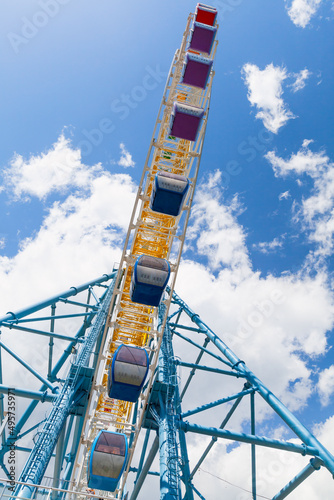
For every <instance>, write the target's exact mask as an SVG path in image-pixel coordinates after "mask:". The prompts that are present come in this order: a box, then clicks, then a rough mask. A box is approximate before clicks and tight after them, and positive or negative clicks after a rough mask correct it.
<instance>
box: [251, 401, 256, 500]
mask: <svg viewBox="0 0 334 500" xmlns="http://www.w3.org/2000/svg"><path fill="white" fill-rule="evenodd" d="M250 405H251V412H250V413H251V434H252V435H253V436H255V394H254V393H252V394H251V395H250ZM251 455H252V495H253V500H256V451H255V444H251Z"/></svg>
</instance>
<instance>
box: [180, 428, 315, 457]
mask: <svg viewBox="0 0 334 500" xmlns="http://www.w3.org/2000/svg"><path fill="white" fill-rule="evenodd" d="M178 425H179V426H180V428H181V429H183V430H184V432H195V433H197V434H203V435H204V436H216V437H217V438H224V439H228V440H231V441H240V442H241V443H248V444H257V445H259V446H265V447H267V448H276V449H278V450H285V451H292V452H294V453H299V454H301V455H312V456H314V455H317V452H318V450H317V448H314V447H311V446H305V445H300V444H294V443H290V442H289V441H280V440H278V439H268V438H265V437H258V436H253V435H252V434H244V433H242V434H241V433H238V432H230V431H225V430H221V429H217V428H216V427H203V426H201V425H196V424H190V423H189V422H182V421H180V422H179V423H178Z"/></svg>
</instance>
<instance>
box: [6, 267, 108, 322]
mask: <svg viewBox="0 0 334 500" xmlns="http://www.w3.org/2000/svg"><path fill="white" fill-rule="evenodd" d="M114 276H115V273H111V274H104V275H103V276H101V277H100V278H97V279H95V280H92V281H89V282H88V283H84V284H83V285H81V286H78V287H75V286H72V287H71V288H70V289H69V290H66V291H65V292H62V293H60V294H58V295H55V296H54V297H51V298H49V299H47V300H45V301H43V302H39V303H37V304H35V305H33V306H30V307H27V308H25V309H21V310H19V311H16V312H15V313H13V312H8V313H7V314H5V316H2V317H0V326H1V325H2V322H3V321H15V320H18V319H20V318H23V317H24V316H28V315H29V314H33V313H35V312H37V311H40V310H41V309H44V308H45V307H48V306H51V305H52V304H56V303H57V302H59V301H60V300H61V299H64V298H67V297H73V296H74V295H77V294H78V293H80V292H83V291H84V290H87V288H88V287H89V286H92V285H97V284H99V283H103V282H104V281H109V280H110V279H111V278H113V277H114Z"/></svg>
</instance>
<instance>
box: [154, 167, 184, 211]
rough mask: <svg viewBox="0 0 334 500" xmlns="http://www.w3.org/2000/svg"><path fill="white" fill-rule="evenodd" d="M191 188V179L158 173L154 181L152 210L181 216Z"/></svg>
mask: <svg viewBox="0 0 334 500" xmlns="http://www.w3.org/2000/svg"><path fill="white" fill-rule="evenodd" d="M188 188H189V179H187V177H184V176H183V175H177V174H172V173H171V172H158V173H157V174H156V176H155V179H154V186H153V190H152V196H151V202H150V208H151V210H153V211H154V212H161V213H163V214H167V215H174V217H176V216H177V215H179V213H180V211H181V208H182V205H183V201H184V198H185V196H186V194H187V191H188Z"/></svg>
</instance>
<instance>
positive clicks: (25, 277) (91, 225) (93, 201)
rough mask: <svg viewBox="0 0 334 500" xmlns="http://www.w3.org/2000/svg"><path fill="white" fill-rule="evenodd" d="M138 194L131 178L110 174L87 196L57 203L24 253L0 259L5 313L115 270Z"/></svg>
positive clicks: (92, 185) (94, 184)
mask: <svg viewBox="0 0 334 500" xmlns="http://www.w3.org/2000/svg"><path fill="white" fill-rule="evenodd" d="M135 190H136V187H135V186H134V184H133V183H132V181H131V178H130V177H129V176H128V175H125V174H122V175H121V174H117V175H111V174H109V173H107V172H104V173H103V174H102V175H101V176H99V177H98V178H96V179H93V180H92V181H91V183H90V185H89V188H88V190H87V193H86V196H85V197H82V196H76V195H71V196H69V197H68V198H67V199H66V200H65V201H64V202H63V203H59V202H56V203H54V205H53V206H52V207H51V208H50V209H49V212H48V214H47V216H46V217H45V218H44V221H43V223H42V225H41V227H40V228H39V229H38V230H37V231H36V233H35V234H34V235H33V236H31V237H30V238H26V239H25V240H23V241H22V242H21V245H20V250H19V252H18V253H17V254H16V255H15V256H14V257H12V258H9V257H0V280H1V283H2V290H3V294H1V295H2V296H1V300H0V303H1V310H2V313H5V312H6V311H7V310H12V309H13V308H14V307H15V308H16V309H17V308H19V307H20V306H21V305H29V304H30V303H31V302H33V301H37V300H40V299H42V298H46V297H47V296H49V295H52V294H54V293H57V292H60V291H62V290H63V289H66V288H68V287H69V286H72V285H77V284H81V283H84V282H85V281H89V280H91V279H94V278H95V277H98V276H100V275H102V274H104V273H106V272H109V271H111V270H112V267H113V263H114V262H118V261H119V258H120V254H121V250H122V245H123V239H124V236H125V233H126V230H127V227H128V224H129V220H130V214H131V210H132V205H133V202H134V198H135ZM17 283H20V287H17ZM23 283H25V285H23ZM32 284H33V286H32ZM46 284H47V286H46ZM14 297H15V300H14Z"/></svg>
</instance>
